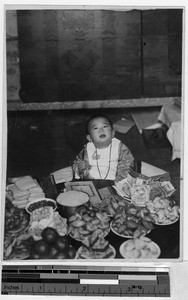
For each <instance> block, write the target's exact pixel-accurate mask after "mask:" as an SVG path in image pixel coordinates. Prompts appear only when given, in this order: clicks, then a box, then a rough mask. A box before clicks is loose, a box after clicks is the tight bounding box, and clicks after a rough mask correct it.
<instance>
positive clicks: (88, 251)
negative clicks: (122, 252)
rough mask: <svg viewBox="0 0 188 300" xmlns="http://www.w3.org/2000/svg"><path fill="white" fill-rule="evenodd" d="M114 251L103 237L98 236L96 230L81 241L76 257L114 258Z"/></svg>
mask: <svg viewBox="0 0 188 300" xmlns="http://www.w3.org/2000/svg"><path fill="white" fill-rule="evenodd" d="M115 254H116V251H115V249H114V247H112V245H110V244H109V241H107V240H106V239H105V238H104V237H100V236H98V234H97V232H94V233H92V234H91V235H90V236H88V237H86V238H85V239H84V240H83V241H82V246H81V247H80V248H79V249H78V252H77V255H76V258H77V259H80V258H84V259H107V258H114V257H115Z"/></svg>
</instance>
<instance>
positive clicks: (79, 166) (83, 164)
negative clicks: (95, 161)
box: [77, 159, 86, 172]
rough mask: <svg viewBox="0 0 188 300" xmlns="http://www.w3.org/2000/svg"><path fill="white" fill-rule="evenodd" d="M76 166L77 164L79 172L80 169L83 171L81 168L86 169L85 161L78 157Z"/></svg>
mask: <svg viewBox="0 0 188 300" xmlns="http://www.w3.org/2000/svg"><path fill="white" fill-rule="evenodd" d="M77 166H78V170H79V172H81V171H83V170H85V169H86V163H85V162H84V161H83V160H81V159H78V161H77Z"/></svg>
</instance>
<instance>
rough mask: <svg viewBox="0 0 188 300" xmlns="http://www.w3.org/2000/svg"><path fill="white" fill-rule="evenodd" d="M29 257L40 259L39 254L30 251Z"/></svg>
mask: <svg viewBox="0 0 188 300" xmlns="http://www.w3.org/2000/svg"><path fill="white" fill-rule="evenodd" d="M30 258H31V259H40V255H39V254H38V253H35V252H32V253H31V255H30Z"/></svg>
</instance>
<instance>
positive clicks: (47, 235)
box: [42, 227, 59, 245]
mask: <svg viewBox="0 0 188 300" xmlns="http://www.w3.org/2000/svg"><path fill="white" fill-rule="evenodd" d="M58 237H59V234H58V232H57V231H56V229H54V228H52V227H46V228H45V229H44V230H43V231H42V238H43V240H44V241H45V242H46V243H47V244H50V245H52V244H54V243H55V241H56V240H57V238H58Z"/></svg>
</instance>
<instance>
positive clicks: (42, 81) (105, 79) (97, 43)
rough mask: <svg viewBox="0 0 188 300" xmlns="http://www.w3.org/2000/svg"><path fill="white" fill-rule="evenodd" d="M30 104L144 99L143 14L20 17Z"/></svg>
mask: <svg viewBox="0 0 188 300" xmlns="http://www.w3.org/2000/svg"><path fill="white" fill-rule="evenodd" d="M18 32H19V48H20V68H21V72H22V78H21V85H22V90H21V96H22V99H23V101H24V102H55V101H85V100H88V99H89V100H102V99H104V100H105V99H128V98H140V97H141V80H140V76H141V63H140V11H130V12H126V11H124V12H123V11H122V12H121V11H112V10H91V11H90V10H87V11H86V10H46V11H44V10H37V11H36V10H30V11H18Z"/></svg>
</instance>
